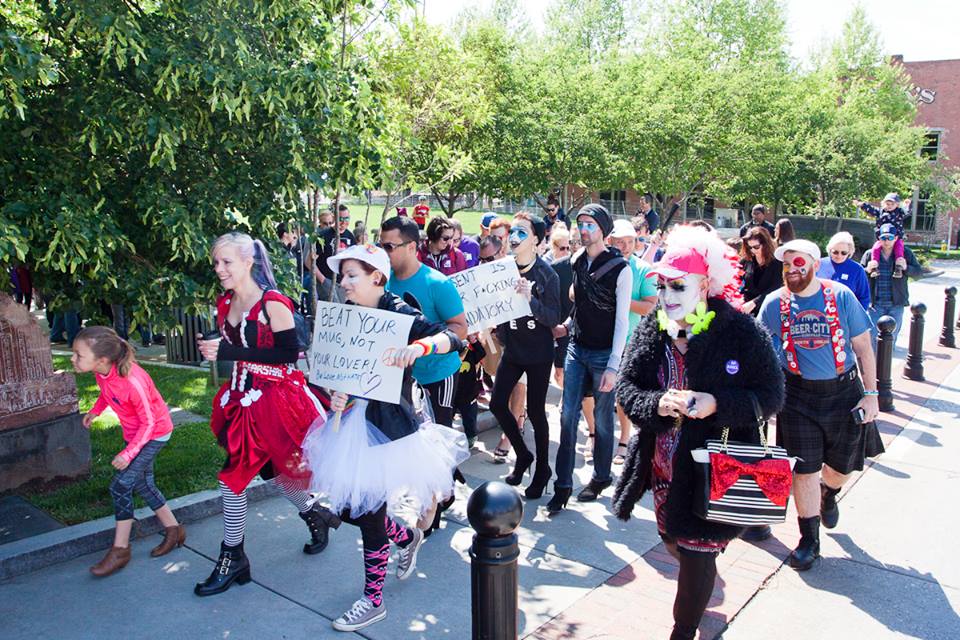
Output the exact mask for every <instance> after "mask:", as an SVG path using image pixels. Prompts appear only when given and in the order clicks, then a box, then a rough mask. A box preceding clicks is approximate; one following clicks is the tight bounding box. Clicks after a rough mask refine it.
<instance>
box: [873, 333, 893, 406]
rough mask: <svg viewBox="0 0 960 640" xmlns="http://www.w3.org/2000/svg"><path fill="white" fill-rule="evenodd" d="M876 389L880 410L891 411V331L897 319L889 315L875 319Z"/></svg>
mask: <svg viewBox="0 0 960 640" xmlns="http://www.w3.org/2000/svg"><path fill="white" fill-rule="evenodd" d="M877 328H878V329H879V330H880V337H879V338H878V339H877V391H879V395H878V398H877V399H878V400H879V402H880V411H893V380H892V377H893V332H894V330H895V329H896V328H897V321H896V320H894V319H893V318H891V317H890V316H881V317H880V319H879V320H877Z"/></svg>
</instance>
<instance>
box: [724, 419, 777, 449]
mask: <svg viewBox="0 0 960 640" xmlns="http://www.w3.org/2000/svg"><path fill="white" fill-rule="evenodd" d="M757 431H758V432H759V433H760V444H761V445H762V446H763V452H764V453H765V454H766V455H770V447H769V446H768V445H767V436H766V435H764V433H763V427H762V426H761V425H760V423H757ZM720 439H721V443H720V450H721V451H724V452H726V450H727V441H728V440H729V439H730V427H724V428H723V434H722V435H721V436H720Z"/></svg>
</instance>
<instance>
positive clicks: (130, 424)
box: [90, 362, 173, 463]
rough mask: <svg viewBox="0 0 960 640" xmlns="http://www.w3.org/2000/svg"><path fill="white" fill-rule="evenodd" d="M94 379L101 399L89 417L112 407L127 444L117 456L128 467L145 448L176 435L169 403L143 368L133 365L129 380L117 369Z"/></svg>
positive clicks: (114, 367)
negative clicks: (150, 443)
mask: <svg viewBox="0 0 960 640" xmlns="http://www.w3.org/2000/svg"><path fill="white" fill-rule="evenodd" d="M95 377H96V379H97V386H98V387H100V397H99V398H97V402H96V403H95V404H94V405H93V409H91V410H90V413H92V414H93V415H95V416H98V415H100V414H101V413H103V410H104V409H106V408H107V407H110V408H111V409H113V411H114V413H116V414H117V417H118V418H119V419H120V426H121V427H122V428H123V439H124V441H125V442H126V443H127V446H126V448H125V449H124V450H123V451H121V452H120V453H119V454H118V455H119V456H120V457H122V458H123V459H124V460H126V461H127V462H128V463H129V462H130V461H131V460H133V459H134V458H136V457H137V454H138V453H140V449H142V448H143V447H144V445H145V444H147V443H148V442H150V441H151V440H156V439H157V438H162V437H163V436H165V435H167V434H169V433H170V432H171V431H173V421H172V420H171V419H170V410H169V409H167V403H166V402H164V400H163V398H162V397H161V396H160V392H159V391H157V387H156V385H155V384H153V380H152V379H151V378H150V374H148V373H147V372H146V371H144V370H143V368H142V367H141V366H140V365H138V364H137V363H135V362H134V363H132V364H131V365H130V372H129V373H128V374H127V376H126V377H124V376H121V375H120V374H119V373H118V372H117V367H116V365H114V366H113V368H111V369H110V373H108V374H107V375H105V376H103V375H100V374H99V373H97V374H95Z"/></svg>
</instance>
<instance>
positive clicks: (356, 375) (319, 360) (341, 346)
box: [310, 302, 413, 404]
mask: <svg viewBox="0 0 960 640" xmlns="http://www.w3.org/2000/svg"><path fill="white" fill-rule="evenodd" d="M412 324H413V316H408V315H404V314H402V313H393V312H392V311H382V310H380V309H370V308H368V307H360V306H356V305H346V304H337V303H334V302H317V318H316V322H315V323H314V327H313V346H312V347H311V348H310V382H312V383H313V384H315V385H318V386H321V387H326V388H328V389H333V390H334V391H343V392H344V393H348V394H350V395H352V396H360V397H361V398H366V399H367V400H381V401H383V402H392V403H394V404H398V403H399V402H400V386H401V383H402V381H403V369H402V368H401V367H394V366H388V365H387V364H386V361H387V360H388V359H389V357H390V356H391V355H392V354H393V353H394V352H395V351H396V350H397V349H403V348H404V347H406V346H407V344H408V343H407V339H408V338H409V336H410V327H411V325H412Z"/></svg>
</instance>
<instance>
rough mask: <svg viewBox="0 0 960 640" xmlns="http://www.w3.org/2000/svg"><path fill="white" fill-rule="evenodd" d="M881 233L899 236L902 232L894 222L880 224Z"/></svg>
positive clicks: (882, 234)
mask: <svg viewBox="0 0 960 640" xmlns="http://www.w3.org/2000/svg"><path fill="white" fill-rule="evenodd" d="M879 235H881V236H898V235H900V234H899V233H897V228H896V227H895V226H893V225H892V224H882V225H880V233H879Z"/></svg>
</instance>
